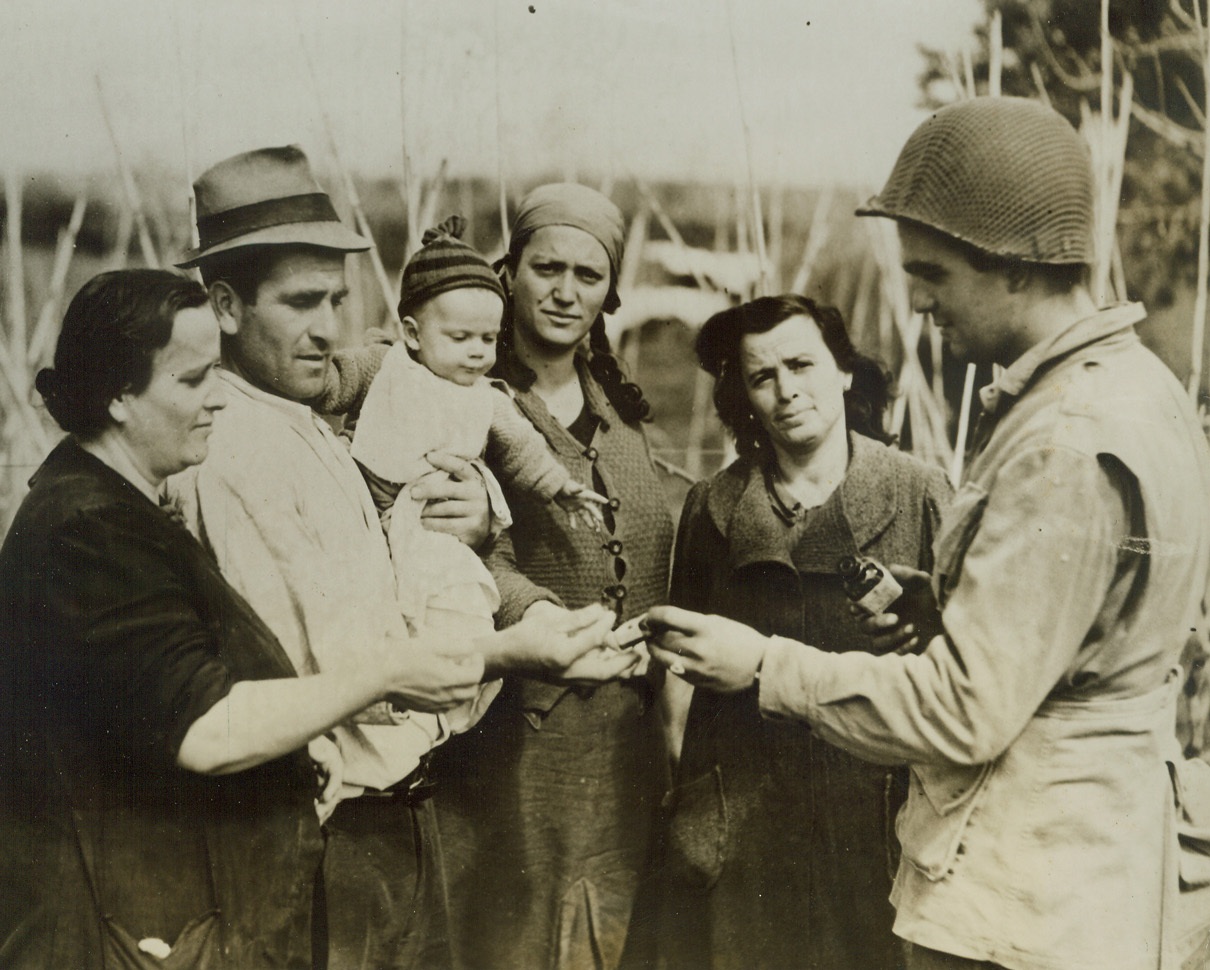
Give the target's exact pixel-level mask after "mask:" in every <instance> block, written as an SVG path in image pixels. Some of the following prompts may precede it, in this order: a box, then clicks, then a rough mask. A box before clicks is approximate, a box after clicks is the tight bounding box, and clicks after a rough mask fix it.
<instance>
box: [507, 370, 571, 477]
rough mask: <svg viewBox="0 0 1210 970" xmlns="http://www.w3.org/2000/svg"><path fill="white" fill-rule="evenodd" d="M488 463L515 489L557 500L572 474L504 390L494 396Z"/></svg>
mask: <svg viewBox="0 0 1210 970" xmlns="http://www.w3.org/2000/svg"><path fill="white" fill-rule="evenodd" d="M487 459H488V462H489V463H490V464H491V465H492V466H493V467H494V468H495V469H496V470H497V471H498V472H499V473H500V475H501V476H502V477H503V478H504V480H505V481H507V482H509V483H510V484H511V485H512V486H513V487H514V488H518V489H524V490H525V491H529V492H535V493H537V494H538V495H541V496H542V497H543V498H547V499H551V498H554V497H555V496H556V495H557V494H558V493H559V491H560V490H561V489H562V488H563V486H565V485H566V484H567V483H568V482H569V481H571V474H570V473H569V472H568V471H567V469H566V468H564V467H563V465H562V464H560V463H559V459H557V458H556V457H555V456H554V455H552V454H551V453H550V449H549V448H548V447H547V444H546V439H545V438H543V437H542V435H541V433H540V432H539V431H538V429H537V428H535V427H534V426H533V425H532V424H530V423H529V420H528V419H527V418H526V417H525V415H523V414H522V413H521V412H520V411H518V410H517V407H516V405H515V404H513V402H512V399H511V398H510V397H509V396H508V395H507V394H505V393H504V392H503V391H494V393H493V394H492V424H491V428H490V429H489V432H488V441H487Z"/></svg>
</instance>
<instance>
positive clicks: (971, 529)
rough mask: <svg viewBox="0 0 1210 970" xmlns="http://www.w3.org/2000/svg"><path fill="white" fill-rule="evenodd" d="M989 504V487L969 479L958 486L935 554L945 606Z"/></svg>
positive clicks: (940, 596) (940, 600) (939, 594)
mask: <svg viewBox="0 0 1210 970" xmlns="http://www.w3.org/2000/svg"><path fill="white" fill-rule="evenodd" d="M985 508H987V490H986V489H985V488H983V487H982V486H980V485H977V484H976V483H974V482H967V483H966V484H965V485H963V486H962V487H961V488H960V489H958V494H956V495H955V496H954V501H953V502H951V503H950V507H949V511H948V512H947V513H946V515H945V517H944V518H943V519H942V526H941V533H940V535H938V537H937V548H936V549H935V550H934V555H933V561H934V563H935V569H934V575H935V576H936V588H935V589H934V592H935V593H936V594H937V602H938V603H939V604H940V605H941V606H944V605H945V601H946V600H947V599H949V593H950V590H952V589H953V588H954V584H955V583H956V582H957V581H958V574H959V573H960V572H961V571H962V561H963V560H964V559H965V558H966V550H967V549H969V548H970V544H971V541H972V540H973V539H974V538H975V533H976V532H978V531H979V523H980V522H981V521H982V520H983V510H984V509H985Z"/></svg>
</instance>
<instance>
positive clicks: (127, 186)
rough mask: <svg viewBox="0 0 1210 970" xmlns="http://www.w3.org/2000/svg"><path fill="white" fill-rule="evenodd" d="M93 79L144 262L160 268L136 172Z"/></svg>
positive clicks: (96, 78)
mask: <svg viewBox="0 0 1210 970" xmlns="http://www.w3.org/2000/svg"><path fill="white" fill-rule="evenodd" d="M93 80H94V81H95V82H96V86H97V98H98V100H99V101H100V104H101V118H102V120H103V121H104V122H105V131H106V133H107V134H108V135H109V143H110V145H112V146H113V154H114V157H115V158H116V159H117V163H118V174H119V175H120V176H121V179H122V191H123V193H125V195H126V205H127V207H128V208H129V210H130V214H131V216H132V217H133V219H134V227H135V230H136V231H137V232H138V236H139V250H140V252H141V253H142V254H143V262H144V263H145V264H146V265H148V266H150V267H152V268H153V269H158V268H159V266H160V257H159V254H158V253H157V252H156V251H155V246H154V244H153V243H152V241H151V231H150V230H149V229H148V228H147V216H146V214H145V213H144V211H143V200H142V197H141V196H140V195H139V188H138V186H137V185H136V184H135V181H134V174H133V173H132V172H131V170H130V166H129V165H127V164H126V155H125V154H124V153H123V151H122V145H121V143H120V142H119V141H118V135H117V131H116V130H115V129H114V127H113V120H112V118H111V117H110V114H109V102H108V101H107V99H106V97H105V88H104V87H103V86H102V84H101V78H100V77H99V76H96V75H94V77H93Z"/></svg>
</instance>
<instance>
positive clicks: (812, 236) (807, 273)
mask: <svg viewBox="0 0 1210 970" xmlns="http://www.w3.org/2000/svg"><path fill="white" fill-rule="evenodd" d="M834 196H835V192H834V191H833V189H832V187H831V186H829V187H828V188H826V189H824V191H823V192H822V193H821V194H820V196H819V201H817V202H816V203H815V210H814V211H813V212H812V213H811V228H810V229H808V230H807V242H806V245H804V246H803V250H802V259H801V260H799V263H798V270H797V271H796V272H795V273H794V282H792V283H791V284H790V292H791V293H803V294H805V293H806V292H807V284H808V283H810V282H811V273H812V272H813V271H814V270H815V261H816V260H817V259H818V258H819V254H820V253H821V252H822V251H823V246H824V243H825V242H827V239H828V230H829V225H828V216H829V215H830V214H831V211H832V200H833V198H834Z"/></svg>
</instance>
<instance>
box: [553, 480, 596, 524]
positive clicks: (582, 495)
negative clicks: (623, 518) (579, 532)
mask: <svg viewBox="0 0 1210 970" xmlns="http://www.w3.org/2000/svg"><path fill="white" fill-rule="evenodd" d="M555 501H556V502H558V503H559V508H561V509H562V510H563V511H564V512H566V513H567V514H568V516H570V518H571V527H572V528H573V529H574V528H576V520H577V519H579V520H580V521H581V522H583V523H584V524H585V525H586V526H587V527H588V528H590V529H592V531H593V532H599V531H600V530H601V528H602V527H603V526H604V525H605V516H604V515H602V514H601V506H603V505H608V504H609V499H607V498H606V497H605V496H604V495H599V494H597V493H596V492H594V491H593V490H592V489H590V488H589V487H588V486H586V485H581V484H580V483H579V482H577V481H574V480H573V481H569V482H568V483H567V484H566V485H564V486H563V487H562V488H561V489H559V491H558V493H557V494H556V495H555Z"/></svg>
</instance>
